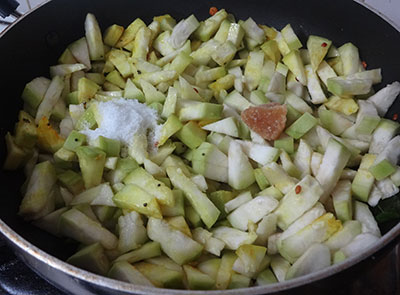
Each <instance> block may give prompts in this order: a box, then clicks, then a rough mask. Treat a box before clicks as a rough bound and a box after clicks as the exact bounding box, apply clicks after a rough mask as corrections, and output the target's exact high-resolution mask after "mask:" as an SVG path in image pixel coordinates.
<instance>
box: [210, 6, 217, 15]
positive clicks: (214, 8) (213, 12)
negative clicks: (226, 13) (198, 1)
mask: <svg viewBox="0 0 400 295" xmlns="http://www.w3.org/2000/svg"><path fill="white" fill-rule="evenodd" d="M217 12H218V8H217V7H215V6H213V7H210V11H209V13H210V15H214V14H216V13H217Z"/></svg>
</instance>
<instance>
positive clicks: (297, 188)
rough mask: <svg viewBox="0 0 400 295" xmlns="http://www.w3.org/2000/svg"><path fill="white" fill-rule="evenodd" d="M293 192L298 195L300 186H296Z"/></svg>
mask: <svg viewBox="0 0 400 295" xmlns="http://www.w3.org/2000/svg"><path fill="white" fill-rule="evenodd" d="M294 191H295V192H296V194H297V195H298V194H300V193H301V186H300V185H298V186H296V188H295V190H294Z"/></svg>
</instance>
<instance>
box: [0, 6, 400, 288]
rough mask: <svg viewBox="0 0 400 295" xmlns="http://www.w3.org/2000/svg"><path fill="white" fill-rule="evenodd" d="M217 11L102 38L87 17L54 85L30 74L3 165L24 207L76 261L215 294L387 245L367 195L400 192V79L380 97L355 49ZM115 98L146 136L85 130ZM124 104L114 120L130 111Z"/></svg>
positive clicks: (100, 121) (99, 121)
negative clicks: (16, 182)
mask: <svg viewBox="0 0 400 295" xmlns="http://www.w3.org/2000/svg"><path fill="white" fill-rule="evenodd" d="M210 11H212V16H211V17H210V18H208V19H206V20H205V21H201V22H199V21H198V20H197V19H196V17H195V16H194V15H191V16H189V17H188V18H186V19H183V20H181V21H180V22H178V23H177V22H176V20H175V19H174V18H173V17H171V16H170V15H162V16H157V17H154V19H153V21H152V22H151V23H150V24H149V25H146V24H145V23H144V22H143V21H142V20H141V19H140V18H137V19H135V20H134V21H133V22H132V23H131V24H130V25H129V26H128V27H126V28H123V27H122V26H119V25H116V24H115V25H112V26H110V27H109V28H108V29H107V30H106V31H105V32H103V33H102V32H101V30H100V28H99V25H98V23H97V20H96V18H95V17H94V15H92V14H88V15H87V18H86V21H85V37H82V38H81V39H79V40H77V41H75V42H73V43H72V44H71V45H69V46H68V48H66V49H65V51H64V52H63V53H62V55H61V57H60V58H59V60H58V64H57V65H54V66H51V67H50V76H51V79H47V78H45V77H38V78H35V79H33V80H32V81H31V82H29V83H28V84H27V85H26V87H25V90H24V92H23V94H22V98H23V100H24V109H23V110H21V111H20V113H19V121H18V123H17V124H16V128H15V132H14V135H11V134H10V133H8V134H7V136H6V143H7V147H8V156H7V158H6V161H5V164H4V168H5V169H8V170H15V169H18V168H21V167H24V172H25V174H26V178H27V180H26V183H25V184H24V186H23V188H22V190H23V193H24V197H23V200H22V203H21V206H20V209H19V215H20V216H22V217H23V218H24V219H25V220H27V221H31V222H33V224H35V225H37V226H38V227H40V228H42V229H43V230H46V231H48V232H49V233H51V234H54V235H56V236H60V237H67V238H70V239H73V240H75V241H76V242H78V243H79V245H78V247H77V249H79V251H78V252H77V253H76V254H74V255H73V256H71V257H70V258H69V259H68V262H69V263H71V264H73V265H76V266H78V267H81V268H83V269H86V270H89V271H91V272H94V273H97V274H101V275H107V276H109V277H111V278H115V279H118V280H122V281H126V282H131V283H134V284H139V285H146V286H155V287H164V288H187V289H214V290H222V289H232V288H242V287H249V286H253V285H266V284H271V283H275V282H282V281H285V280H289V279H292V278H295V277H298V276H302V275H305V274H308V273H311V272H315V271H317V270H320V269H323V268H326V267H328V266H330V265H332V264H335V263H339V262H341V261H343V260H345V259H347V258H348V257H351V256H353V255H357V254H359V253H361V252H362V251H363V250H364V249H365V248H367V247H369V246H370V245H372V244H373V243H375V242H376V241H378V240H379V238H380V236H381V233H380V229H379V227H378V225H377V222H376V221H375V219H374V216H373V215H372V213H371V211H370V206H372V207H373V206H376V205H377V204H378V203H379V201H380V200H382V199H386V198H389V197H392V196H394V195H396V194H397V193H398V192H399V188H398V186H399V185H400V168H399V166H397V160H398V156H399V153H400V148H399V147H400V136H397V131H398V129H399V124H398V123H397V122H395V121H392V120H389V119H384V118H383V117H384V116H385V114H386V112H387V111H388V108H389V107H390V106H391V105H392V103H393V102H394V100H395V99H396V97H397V96H398V94H399V92H400V83H399V82H394V83H393V84H390V85H388V86H386V87H384V88H382V89H381V90H379V91H378V92H376V93H375V91H374V89H373V87H372V86H373V85H374V84H379V83H380V82H381V79H382V77H381V70H380V69H372V70H366V69H365V68H366V63H365V62H361V60H360V56H359V51H358V49H357V47H356V46H354V45H353V44H352V43H346V44H344V45H342V46H340V47H338V48H336V47H335V46H334V45H333V44H332V41H330V40H328V39H326V38H323V37H319V36H309V37H308V40H307V43H306V44H305V45H306V46H304V48H303V44H302V43H301V42H300V40H299V39H298V38H297V36H296V34H295V32H294V30H293V29H292V27H291V26H290V25H287V26H286V27H284V28H283V29H282V30H281V31H278V30H276V29H275V28H273V27H268V26H265V25H258V24H257V23H256V22H255V21H254V20H253V19H252V18H248V19H247V20H246V21H242V20H239V21H237V22H236V21H235V18H234V16H233V15H231V14H228V13H227V12H226V11H225V10H224V9H221V10H219V11H217V10H216V9H212V10H210ZM132 100H135V101H137V102H140V103H141V104H138V103H136V102H135V104H133V103H129V102H132ZM107 103H109V104H107ZM118 104H119V106H125V105H126V106H127V105H132V106H133V107H134V106H135V105H136V106H140V108H142V109H143V110H148V111H149V113H148V114H155V118H156V119H155V122H154V124H155V125H157V124H158V125H159V126H158V127H159V128H158V129H159V132H158V133H157V132H153V133H154V134H153V135H152V136H153V138H156V139H157V140H156V142H155V143H151V141H150V140H149V134H148V133H149V132H148V130H147V129H146V130H144V129H142V130H141V131H140V132H139V131H138V132H136V133H134V134H132V135H129V136H128V134H126V133H124V134H122V136H123V138H124V140H126V141H125V142H124V141H122V140H119V139H116V138H113V134H111V135H110V136H109V137H106V136H102V135H100V136H98V137H97V138H92V137H89V136H87V135H88V134H92V133H90V132H95V131H96V130H99V128H100V127H101V128H105V127H107V126H105V125H106V123H107V122H106V121H105V119H104V118H105V115H104V114H103V115H102V112H101V111H100V110H101V108H103V109H104V106H108V105H110V106H111V105H113V106H117V105H118ZM142 104H143V105H142ZM103 111H104V110H103ZM123 114H124V113H123V112H122V113H121V112H120V113H116V114H115V117H118V119H119V120H120V121H115V122H119V123H118V124H119V126H120V127H121V130H122V128H123V127H126V126H129V125H128V124H130V123H135V120H139V119H135V118H136V117H132V116H133V115H132V113H131V114H130V115H132V116H131V117H129V116H127V117H122V118H123V119H121V117H120V116H121V115H123ZM109 115H110V114H108V116H109ZM111 117H112V116H111ZM146 117H151V116H148V115H146ZM157 117H158V119H157ZM125 118H131V119H125ZM132 118H133V119H132ZM116 119H117V118H116ZM147 119H149V118H147ZM124 120H125V121H124ZM141 120H144V119H143V118H142V119H141ZM149 120H150V119H149ZM131 121H132V122H131ZM110 122H111V123H112V121H110ZM115 122H114V123H115ZM138 122H139V123H140V122H142V121H140V120H139V121H137V122H136V123H138ZM143 122H144V121H143ZM139 123H138V124H139ZM150 123H151V122H150ZM150 123H149V124H150ZM132 126H133V125H132ZM135 126H136V125H135ZM138 126H139V125H138ZM140 126H143V125H140ZM114 127H115V126H114ZM116 128H117V129H118V125H117V126H116ZM132 128H133V127H132ZM143 128H144V127H143ZM146 128H147V127H146ZM117 129H115V133H120V132H118V130H117ZM130 131H131V130H129V132H130ZM120 135H121V134H120Z"/></svg>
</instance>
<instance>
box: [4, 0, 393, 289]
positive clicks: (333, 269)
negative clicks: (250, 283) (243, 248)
mask: <svg viewBox="0 0 400 295" xmlns="http://www.w3.org/2000/svg"><path fill="white" fill-rule="evenodd" d="M50 1H52V0H47V1H44V2H43V3H42V4H40V5H38V6H37V7H35V8H34V9H32V10H31V11H29V12H27V13H25V14H24V15H22V16H21V17H20V18H18V19H17V20H16V21H15V22H13V23H12V24H11V25H9V26H8V27H7V28H6V29H5V30H4V31H3V32H2V33H0V38H1V37H3V36H4V35H5V34H6V33H7V32H8V31H9V30H10V29H12V28H13V27H14V26H15V25H17V24H18V23H19V22H20V21H21V20H23V19H24V18H25V17H27V16H28V15H30V14H31V13H33V12H35V11H36V10H37V9H39V8H41V7H42V6H44V5H46V4H47V3H49V2H50ZM355 2H356V3H357V4H359V5H360V6H364V7H365V8H367V9H368V10H370V11H372V12H373V13H375V14H376V15H377V16H378V17H380V18H382V19H383V20H384V21H385V22H387V23H388V24H389V25H390V26H392V27H393V28H394V29H396V30H397V31H398V32H399V33H400V26H399V25H397V24H395V23H394V22H393V21H392V20H391V19H389V18H388V17H387V16H385V15H384V14H382V13H380V12H379V11H378V10H376V9H375V8H374V7H372V6H370V5H369V4H367V3H365V2H359V1H355ZM0 233H1V234H2V235H3V236H4V237H5V238H6V242H7V243H8V244H12V245H14V246H16V247H17V248H18V249H19V250H20V251H24V252H27V253H28V254H30V255H31V256H32V257H34V258H35V259H37V260H39V261H40V262H42V263H45V264H47V265H49V266H50V267H52V268H54V269H56V270H58V271H61V272H63V273H65V274H67V275H69V276H71V277H74V278H76V279H79V280H82V281H85V282H88V283H91V284H94V285H97V286H99V287H105V288H108V289H113V290H118V291H121V292H129V294H143V295H145V294H160V295H161V294H162V295H173V294H182V295H183V294H185V295H187V294H210V295H212V294H215V295H217V294H220V295H248V294H249V292H250V294H269V293H273V292H279V291H285V290H289V289H293V288H296V287H299V286H303V285H306V284H309V283H313V282H316V281H319V280H322V279H325V278H327V277H330V276H332V275H334V274H337V273H339V272H341V271H344V270H346V269H348V268H350V267H352V266H354V265H356V264H357V263H359V262H361V261H362V260H365V259H367V258H368V257H370V256H372V255H373V254H374V253H376V252H378V251H379V250H380V249H382V248H383V247H385V246H386V245H387V244H388V243H389V242H391V241H392V240H394V239H395V238H396V237H398V236H400V222H399V223H398V224H397V225H396V226H394V227H393V228H392V229H391V230H390V231H388V232H387V233H386V234H385V235H383V236H382V237H381V238H380V239H379V240H378V241H376V242H375V243H373V244H372V245H370V246H369V247H368V248H367V249H365V250H364V251H362V252H361V253H359V254H357V255H355V256H353V257H351V258H348V259H346V260H345V261H343V262H341V263H338V264H335V265H331V266H329V267H327V268H325V269H322V270H320V271H317V272H314V273H311V274H308V275H305V276H301V277H298V278H295V279H292V280H288V281H284V282H279V283H274V284H271V285H266V286H255V287H248V288H240V289H233V290H221V291H215V290H210V291H196V290H176V289H164V288H155V287H146V286H140V285H134V284H131V283H126V282H122V281H118V280H114V279H111V278H107V277H104V276H100V275H96V274H93V273H91V272H88V271H85V270H83V269H80V268H77V267H75V266H72V265H70V264H68V263H66V262H65V261H62V260H60V259H58V258H56V257H54V256H52V255H50V254H48V253H47V252H45V251H43V250H41V249H40V248H38V247H36V246H35V245H33V244H31V243H30V242H29V241H27V240H26V239H24V238H23V237H22V236H20V235H19V234H18V233H17V232H15V231H14V230H13V229H11V228H10V227H9V226H8V225H7V224H6V223H5V222H4V221H3V220H2V219H1V218H0ZM27 265H28V266H30V265H29V263H27ZM46 279H47V280H49V281H51V282H52V283H53V284H55V282H54V281H52V280H51V277H48V278H46ZM57 287H58V288H61V286H60V285H59V284H57Z"/></svg>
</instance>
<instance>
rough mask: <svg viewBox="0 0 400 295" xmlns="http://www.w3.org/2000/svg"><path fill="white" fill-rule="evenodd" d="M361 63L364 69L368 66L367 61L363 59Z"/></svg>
mask: <svg viewBox="0 0 400 295" xmlns="http://www.w3.org/2000/svg"><path fill="white" fill-rule="evenodd" d="M361 64H362V66H363V68H364V69H366V68H367V63H366V62H365V61H362V62H361Z"/></svg>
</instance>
